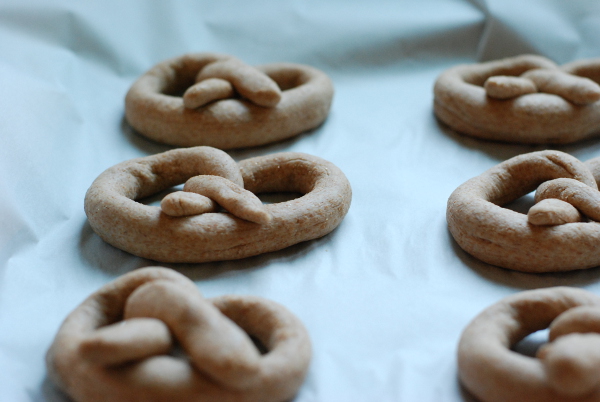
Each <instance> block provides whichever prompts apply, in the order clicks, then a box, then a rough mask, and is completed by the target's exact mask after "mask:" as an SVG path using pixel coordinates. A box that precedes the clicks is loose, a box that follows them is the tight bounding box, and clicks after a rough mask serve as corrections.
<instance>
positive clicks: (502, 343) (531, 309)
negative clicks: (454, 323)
mask: <svg viewBox="0 0 600 402" xmlns="http://www.w3.org/2000/svg"><path fill="white" fill-rule="evenodd" d="M548 327H550V337H549V338H550V343H547V344H546V345H544V346H543V347H541V348H540V349H539V350H538V353H537V358H533V357H528V356H524V355H521V354H519V353H517V352H514V351H512V350H511V348H512V347H513V346H514V345H516V344H517V343H518V342H519V341H520V340H522V339H523V338H525V337H526V336H527V335H529V334H531V333H533V332H535V331H538V330H542V329H545V328H548ZM458 369H459V376H460V380H461V381H462V383H463V384H464V385H465V387H466V388H467V389H468V390H469V391H470V392H471V393H473V394H474V395H475V396H476V397H477V398H479V400H481V401H482V402H513V401H536V402H598V401H600V297H598V296H596V295H595V294H593V293H590V292H587V291H585V290H581V289H575V288H568V287H555V288H546V289H537V290H530V291H525V292H521V293H517V294H515V295H512V296H509V297H507V298H505V299H503V300H501V301H499V302H498V303H496V304H494V305H493V306H491V307H488V308H487V309H486V310H484V311H483V312H482V313H481V314H479V315H478V316H477V317H476V318H475V319H474V320H473V321H472V322H471V323H470V324H469V325H468V326H467V328H466V329H465V330H464V332H463V334H462V337H461V339H460V343H459V346H458Z"/></svg>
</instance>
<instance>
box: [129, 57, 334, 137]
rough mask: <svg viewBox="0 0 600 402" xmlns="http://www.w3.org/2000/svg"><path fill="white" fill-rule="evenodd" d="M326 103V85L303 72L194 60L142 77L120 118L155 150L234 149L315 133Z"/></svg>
mask: <svg viewBox="0 0 600 402" xmlns="http://www.w3.org/2000/svg"><path fill="white" fill-rule="evenodd" d="M181 94H183V95H181ZM332 98H333V84H332V83H331V80H330V79H329V77H327V75H326V74H325V73H323V72H322V71H319V70H317V69H315V68H312V67H309V66H305V65H301V64H292V63H275V64H267V65H263V66H257V67H251V66H249V65H246V64H244V63H243V62H242V61H240V60H238V59H235V58H234V57H231V56H226V55H220V54H212V53H194V54H186V55H184V56H181V57H177V58H174V59H171V60H166V61H163V62H161V63H159V64H157V65H156V66H154V67H153V68H152V69H150V70H149V71H148V72H146V73H145V74H144V75H142V76H141V77H140V78H139V79H138V80H137V81H136V82H135V83H134V84H133V85H132V86H131V88H130V89H129V92H128V93H127V96H126V97H125V115H126V118H127V121H128V122H129V123H130V124H131V125H132V126H133V127H134V128H135V129H136V130H137V131H138V132H140V133H141V134H143V135H145V136H146V137H148V138H150V139H153V140H155V141H158V142H162V143H165V144H170V145H175V146H182V147H190V146H197V145H208V146H212V147H216V148H220V149H232V148H242V147H251V146H257V145H264V144H268V143H270V142H273V141H280V140H283V139H286V138H289V137H292V136H295V135H297V134H300V133H302V132H304V131H307V130H310V129H313V128H315V127H317V126H319V125H320V124H321V123H322V122H323V121H324V120H325V118H326V117H327V115H328V113H329V108H330V106H331V100H332Z"/></svg>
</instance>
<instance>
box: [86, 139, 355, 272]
mask: <svg viewBox="0 0 600 402" xmlns="http://www.w3.org/2000/svg"><path fill="white" fill-rule="evenodd" d="M184 182H185V185H184V187H183V191H178V192H174V193H171V194H169V195H167V196H166V197H164V198H163V200H162V202H161V207H160V208H159V207H155V206H151V205H144V204H142V203H140V202H137V201H136V200H140V199H143V198H145V197H148V196H151V195H154V194H157V193H159V192H161V191H163V190H166V189H169V188H171V187H173V186H176V185H179V184H181V183H184ZM264 192H291V193H300V194H302V196H301V197H299V198H296V199H292V200H290V201H285V202H280V203H273V204H269V205H263V204H262V202H261V201H260V199H259V198H258V197H257V196H256V195H255V194H258V193H264ZM351 198H352V190H351V188H350V183H348V180H347V179H346V176H345V175H344V174H343V173H342V171H341V170H340V169H339V168H337V167H336V166H335V165H333V164H332V163H330V162H327V161H325V160H323V159H320V158H317V157H314V156H311V155H306V154H302V153H295V152H284V153H279V154H273V155H269V156H261V157H256V158H251V159H247V160H244V161H241V162H240V163H239V164H238V163H236V162H235V161H234V160H233V159H232V158H231V157H230V156H229V155H227V154H226V153H225V152H223V151H220V150H218V149H215V148H210V147H195V148H188V149H176V150H172V151H168V152H164V153H162V154H157V155H152V156H148V157H144V158H138V159H133V160H130V161H126V162H123V163H120V164H118V165H116V166H113V167H112V168H109V169H107V170H106V171H105V172H103V173H102V174H101V175H100V176H99V177H98V178H97V179H96V180H95V181H94V182H93V183H92V185H91V186H90V188H89V189H88V192H87V194H86V198H85V211H86V214H87V216H88V220H89V222H90V225H91V226H92V228H93V229H94V231H95V232H96V233H98V234H99V235H100V237H102V239H104V240H105V241H106V242H108V243H110V244H112V245H113V246H115V247H117V248H120V249H122V250H125V251H128V252H130V253H132V254H135V255H137V256H140V257H143V258H149V259H153V260H157V261H165V262H206V261H219V260H231V259H239V258H244V257H249V256H253V255H257V254H261V253H266V252H270V251H275V250H280V249H283V248H285V247H288V246H291V245H293V244H296V243H299V242H302V241H306V240H312V239H316V238H318V237H322V236H324V235H326V234H327V233H329V232H331V231H332V230H333V229H335V228H336V227H337V226H338V225H339V224H340V222H341V221H342V219H343V218H344V216H345V215H346V213H347V212H348V209H349V207H350V201H351ZM223 209H224V210H223Z"/></svg>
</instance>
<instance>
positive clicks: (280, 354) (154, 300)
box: [46, 267, 311, 402]
mask: <svg viewBox="0 0 600 402" xmlns="http://www.w3.org/2000/svg"><path fill="white" fill-rule="evenodd" d="M251 337H254V338H255V339H256V340H257V342H258V343H259V344H260V345H262V347H264V349H266V352H265V353H261V351H260V350H259V349H258V348H257V347H256V346H255V345H254V344H253V340H252V339H251ZM174 345H179V346H180V347H181V349H182V350H183V352H184V353H185V355H186V356H185V357H184V356H181V353H175V352H174V349H175V346H174ZM310 356H311V346H310V340H309V337H308V334H307V332H306V329H305V328H304V326H303V325H302V323H301V322H300V321H299V320H298V318H296V317H295V316H294V315H293V314H292V313H291V312H290V311H288V310H287V309H285V308H284V307H283V306H281V305H279V304H277V303H275V302H272V301H269V300H266V299H263V298H260V297H256V296H232V295H229V296H221V297H217V298H213V299H204V298H203V297H202V295H201V294H200V292H199V291H198V289H197V288H196V286H195V285H194V283H193V282H191V281H190V280H188V279H187V278H186V277H184V276H183V275H181V274H178V273H177V272H175V271H172V270H170V269H166V268H160V267H151V268H144V269H140V270H136V271H134V272H131V273H129V274H126V275H123V276H122V277H120V278H117V279H116V280H115V281H113V282H111V283H109V284H107V285H105V286H104V287H102V288H101V289H99V290H98V291H97V292H95V293H94V294H92V295H91V296H89V297H88V298H87V299H86V300H85V301H84V302H83V303H82V304H81V305H80V306H79V307H77V308H76V309H75V310H74V311H73V312H72V313H71V314H70V315H69V316H68V317H67V318H66V320H65V321H64V322H63V324H62V326H61V327H60V329H59V331H58V334H57V335H56V337H55V339H54V342H53V343H52V345H51V347H50V349H49V351H48V354H47V356H46V365H47V368H48V374H49V376H50V378H51V379H52V380H53V381H54V382H55V383H56V384H57V385H58V386H59V387H60V388H61V389H63V390H64V391H65V392H66V393H67V394H69V395H70V396H71V397H72V398H73V399H74V400H76V401H78V402H101V401H131V402H133V401H140V402H141V401H144V402H146V401H182V402H192V401H203V402H209V401H215V402H227V401H231V402H242V401H243V402H252V401H256V402H269V401H272V402H283V401H286V400H288V399H289V398H291V397H292V396H293V395H294V394H295V393H296V392H297V390H298V388H299V387H300V386H301V385H302V382H303V380H304V377H305V375H306V372H307V369H308V365H309V362H310Z"/></svg>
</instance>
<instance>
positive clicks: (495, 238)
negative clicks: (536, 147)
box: [446, 151, 600, 272]
mask: <svg viewBox="0 0 600 402" xmlns="http://www.w3.org/2000/svg"><path fill="white" fill-rule="evenodd" d="M599 166H600V158H595V159H592V160H590V161H588V162H586V163H582V162H580V161H579V160H577V159H576V158H574V157H572V156H570V155H568V154H565V153H563V152H559V151H540V152H532V153H529V154H524V155H519V156H516V157H514V158H511V159H509V160H507V161H505V162H503V163H500V164H499V165H497V166H495V167H493V168H491V169H489V170H488V171H486V172H484V173H483V174H481V175H480V176H477V177H475V178H473V179H471V180H469V181H467V182H466V183H464V184H462V185H461V186H459V187H458V188H457V189H456V190H455V191H454V192H453V193H452V195H451V196H450V198H449V199H448V208H447V212H446V217H447V220H448V227H449V229H450V232H451V233H452V236H453V237H454V239H455V240H456V242H457V243H458V244H459V245H460V247H461V248H462V249H464V250H465V251H466V252H468V253H469V254H471V255H473V256H474V257H476V258H478V259H480V260H482V261H485V262H487V263H490V264H493V265H498V266H500V267H504V268H510V269H515V270H518V271H526V272H552V271H569V270H574V269H582V268H590V267H595V266H598V265H600V254H599V253H598V250H599V249H600V223H598V222H597V221H600V209H598V205H600V193H599V192H598V185H597V180H598V179H600V169H599ZM538 186H539V187H538ZM536 187H537V192H536V202H538V203H537V204H536V205H535V206H534V207H533V208H531V210H530V211H529V215H524V214H521V213H518V212H515V211H512V210H509V209H506V208H503V207H502V206H503V205H505V204H507V203H509V202H511V201H514V200H516V199H517V198H519V197H521V196H523V195H525V194H527V193H529V192H530V191H532V190H535V189H536ZM581 214H583V215H585V216H586V217H587V218H588V219H592V220H591V221H587V220H586V219H583V218H582V217H581Z"/></svg>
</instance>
